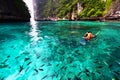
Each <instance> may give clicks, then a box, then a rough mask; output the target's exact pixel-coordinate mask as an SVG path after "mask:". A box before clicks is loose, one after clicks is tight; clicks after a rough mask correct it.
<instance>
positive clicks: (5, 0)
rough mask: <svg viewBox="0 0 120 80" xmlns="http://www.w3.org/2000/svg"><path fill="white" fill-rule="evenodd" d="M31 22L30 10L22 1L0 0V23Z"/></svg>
mask: <svg viewBox="0 0 120 80" xmlns="http://www.w3.org/2000/svg"><path fill="white" fill-rule="evenodd" d="M29 20H30V14H29V11H28V8H27V7H26V6H25V3H24V2H23V1H22V0H12V1H11V0H0V22H7V21H8V22H9V21H29Z"/></svg>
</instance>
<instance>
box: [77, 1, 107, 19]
mask: <svg viewBox="0 0 120 80" xmlns="http://www.w3.org/2000/svg"><path fill="white" fill-rule="evenodd" d="M81 3H82V5H83V8H84V9H83V11H82V12H81V13H80V14H79V15H80V16H79V17H93V16H95V17H99V16H102V15H103V13H102V12H103V11H104V10H105V2H104V1H102V0H82V1H81Z"/></svg>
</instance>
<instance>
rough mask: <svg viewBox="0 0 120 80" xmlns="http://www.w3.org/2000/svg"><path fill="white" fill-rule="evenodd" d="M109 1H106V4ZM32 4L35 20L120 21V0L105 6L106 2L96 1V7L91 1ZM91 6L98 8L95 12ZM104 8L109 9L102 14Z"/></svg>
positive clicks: (45, 0) (37, 1) (47, 0)
mask: <svg viewBox="0 0 120 80" xmlns="http://www.w3.org/2000/svg"><path fill="white" fill-rule="evenodd" d="M110 1H111V0H108V2H110ZM34 2H35V5H34V8H35V9H34V10H35V20H56V19H57V20H58V19H68V20H92V21H93V20H101V21H103V20H116V19H117V20H119V19H120V0H112V1H111V3H109V4H111V5H108V4H107V0H97V3H99V4H97V3H95V4H97V5H95V4H94V3H93V2H92V0H91V1H88V2H87V1H86V0H83V1H82V0H70V1H69V0H34ZM89 2H91V3H89ZM89 4H90V5H89ZM88 5H89V6H88ZM106 5H107V7H106ZM91 6H94V7H96V8H98V9H97V11H96V8H95V9H94V8H93V7H91ZM106 8H109V10H107V11H106V13H105V14H104V12H105V9H106ZM87 9H89V10H87Z"/></svg>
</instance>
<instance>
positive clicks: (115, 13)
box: [106, 0, 120, 20]
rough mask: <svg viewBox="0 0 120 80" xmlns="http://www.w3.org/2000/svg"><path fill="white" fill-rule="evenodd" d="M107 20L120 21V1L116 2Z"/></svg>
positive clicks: (116, 0)
mask: <svg viewBox="0 0 120 80" xmlns="http://www.w3.org/2000/svg"><path fill="white" fill-rule="evenodd" d="M106 19H108V20H109V19H110V20H116V19H118V20H120V1H119V0H115V1H113V3H112V4H111V6H110V10H109V12H108V14H107V15H106Z"/></svg>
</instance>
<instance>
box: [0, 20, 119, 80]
mask: <svg viewBox="0 0 120 80" xmlns="http://www.w3.org/2000/svg"><path fill="white" fill-rule="evenodd" d="M87 31H92V32H93V34H96V33H98V32H100V33H99V34H98V35H97V37H96V38H93V39H92V40H91V41H88V42H87V44H86V45H81V44H80V40H81V39H82V36H83V35H84V33H85V32H87ZM0 80H120V22H84V21H73V22H72V21H70V22H69V21H58V22H54V21H53V22H49V21H48V22H36V23H32V24H30V23H7V24H6V23H0Z"/></svg>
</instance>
